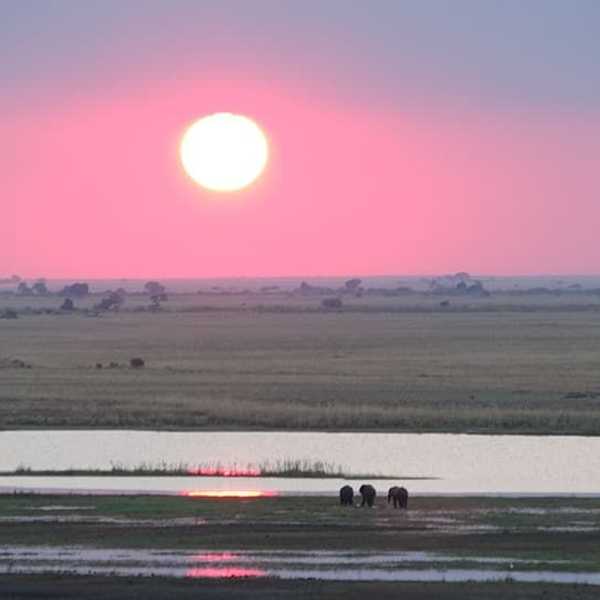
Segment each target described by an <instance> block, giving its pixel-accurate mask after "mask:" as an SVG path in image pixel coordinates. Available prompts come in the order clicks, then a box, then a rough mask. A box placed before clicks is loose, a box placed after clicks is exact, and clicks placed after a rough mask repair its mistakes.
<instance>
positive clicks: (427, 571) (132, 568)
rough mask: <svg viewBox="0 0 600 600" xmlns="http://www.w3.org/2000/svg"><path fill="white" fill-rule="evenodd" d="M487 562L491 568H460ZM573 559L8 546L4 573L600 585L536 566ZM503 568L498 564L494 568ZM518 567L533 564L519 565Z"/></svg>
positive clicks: (599, 577)
mask: <svg viewBox="0 0 600 600" xmlns="http://www.w3.org/2000/svg"><path fill="white" fill-rule="evenodd" d="M461 563H462V564H465V565H467V564H468V565H472V564H473V563H475V564H477V563H481V564H482V565H483V564H485V565H486V568H485V569H476V568H468V569H467V568H458V565H459V564H461ZM542 564H544V565H554V566H557V567H558V566H568V565H569V564H570V563H569V561H566V560H548V561H543V562H542V561H536V560H528V559H523V558H520V559H519V558H511V557H501V558H497V557H486V556H473V557H469V556H457V555H444V554H436V553H432V552H334V551H318V550H317V551H310V550H303V551H296V550H288V551H278V550H264V551H233V550H229V551H195V552H190V551H176V550H161V551H154V550H137V549H97V548H83V547H65V546H63V547H22V546H10V547H3V548H2V547H0V573H5V574H6V573H62V574H97V575H124V576H125V575H127V576H168V577H192V578H206V579H213V578H245V577H273V578H280V579H322V580H336V581H423V582H425V581H451V582H461V581H503V580H512V581H523V582H548V583H588V584H593V585H600V573H595V572H587V573H572V572H568V571H543V570H537V571H536V570H530V569H531V567H534V566H535V565H542ZM494 567H495V568H494ZM516 567H522V568H525V567H528V570H518V568H516Z"/></svg>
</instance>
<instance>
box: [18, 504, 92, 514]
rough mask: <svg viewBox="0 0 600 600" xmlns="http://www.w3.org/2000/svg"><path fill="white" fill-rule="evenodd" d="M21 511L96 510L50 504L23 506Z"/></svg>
mask: <svg viewBox="0 0 600 600" xmlns="http://www.w3.org/2000/svg"><path fill="white" fill-rule="evenodd" d="M23 510H41V511H44V512H52V511H60V512H64V511H68V510H71V511H80V510H96V507H95V506H66V505H65V506H61V505H60V504H51V505H48V506H24V507H23Z"/></svg>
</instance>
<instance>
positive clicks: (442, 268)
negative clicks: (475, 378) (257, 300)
mask: <svg viewBox="0 0 600 600" xmlns="http://www.w3.org/2000/svg"><path fill="white" fill-rule="evenodd" d="M599 31H600V2H598V1H597V0H572V1H569V0H562V1H554V0H504V1H502V2H500V1H492V0H414V1H410V2H409V1H402V0H363V1H358V0H356V1H352V0H293V1H292V0H289V1H286V0H252V1H251V2H250V1H247V0H214V1H210V2H209V1H202V0H162V1H158V0H103V1H102V2H91V1H90V2H82V1H80V0H3V1H2V2H1V3H0V56H1V57H2V59H1V60H0V85H1V92H0V165H2V166H1V172H0V203H1V209H2V210H1V213H0V277H2V276H4V275H9V274H11V273H18V274H20V275H22V276H26V277H37V276H46V277H69V278H70V277H72V278H75V277H79V276H86V277H142V278H143V277H168V276H170V277H200V276H210V277H215V276H266V275H303V276H310V275H335V274H339V275H345V274H348V275H349V274H364V275H367V274H416V273H442V272H453V271H462V270H466V271H470V272H475V273H487V274H528V273H557V274H558V273H578V274H585V273H589V274H592V273H595V274H597V273H599V272H600V243H599V242H598V239H599V238H598V230H599V225H600V196H599V193H598V192H599V188H600V186H599V177H600V68H599V66H598V58H599V57H600V36H599V35H598V32H599ZM218 111H231V112H240V113H243V114H246V115H248V116H250V117H252V118H254V119H256V120H257V121H258V122H259V123H260V125H261V126H262V127H263V129H264V130H265V131H266V133H267V134H268V136H269V139H270V144H271V150H272V156H271V161H270V164H269V166H268V168H267V171H266V172H265V174H264V175H263V177H262V178H261V179H260V180H259V181H258V182H257V184H255V185H254V186H252V187H251V188H250V189H247V190H244V191H242V192H238V193H235V194H233V195H230V196H224V195H219V194H214V193H210V192H207V191H204V190H202V189H201V188H199V187H198V186H197V185H195V184H194V183H193V182H192V181H191V180H190V179H189V178H188V177H187V176H186V175H185V174H184V173H183V171H182V169H181V166H180V164H179V160H178V156H177V145H178V142H179V139H180V137H181V135H182V133H183V131H184V129H185V127H186V126H187V125H188V124H189V123H190V122H191V121H193V120H194V119H196V118H198V117H200V116H202V115H205V114H208V113H212V112H218Z"/></svg>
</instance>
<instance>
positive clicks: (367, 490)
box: [358, 484, 377, 508]
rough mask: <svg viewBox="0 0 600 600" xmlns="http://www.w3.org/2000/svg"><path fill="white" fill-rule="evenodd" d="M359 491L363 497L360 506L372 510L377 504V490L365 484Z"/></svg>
mask: <svg viewBox="0 0 600 600" xmlns="http://www.w3.org/2000/svg"><path fill="white" fill-rule="evenodd" d="M358 491H359V492H360V495H361V496H362V502H361V504H360V505H361V506H364V505H365V504H366V505H367V506H368V507H369V508H372V507H373V504H375V496H377V492H376V491H375V488H374V487H373V486H372V485H369V484H363V485H361V486H360V488H359V489H358Z"/></svg>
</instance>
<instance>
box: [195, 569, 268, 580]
mask: <svg viewBox="0 0 600 600" xmlns="http://www.w3.org/2000/svg"><path fill="white" fill-rule="evenodd" d="M185 576H186V577H193V578H197V579H202V578H204V579H238V578H243V577H266V576H267V572H266V571H263V570H262V569H251V568H245V567H201V568H197V569H188V570H187V571H186V574H185Z"/></svg>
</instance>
